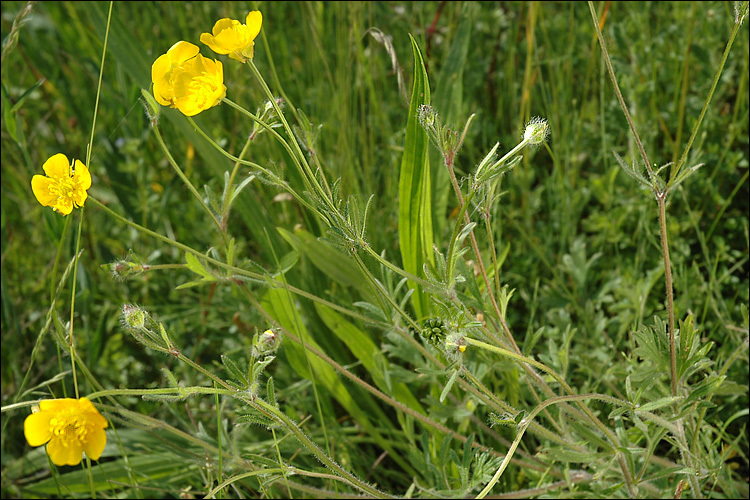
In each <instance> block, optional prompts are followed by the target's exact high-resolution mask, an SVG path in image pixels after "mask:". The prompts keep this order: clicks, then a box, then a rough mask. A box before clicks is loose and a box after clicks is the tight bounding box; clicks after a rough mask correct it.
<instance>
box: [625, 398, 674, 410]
mask: <svg viewBox="0 0 750 500" xmlns="http://www.w3.org/2000/svg"><path fill="white" fill-rule="evenodd" d="M681 399H682V396H670V397H667V398H660V399H657V400H656V401H651V402H650V403H646V404H645V405H642V406H639V407H638V408H635V410H636V411H654V410H656V409H658V408H661V407H663V406H667V405H671V404H672V403H674V402H675V401H679V400H681Z"/></svg>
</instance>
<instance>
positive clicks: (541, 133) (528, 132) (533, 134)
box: [523, 116, 549, 145]
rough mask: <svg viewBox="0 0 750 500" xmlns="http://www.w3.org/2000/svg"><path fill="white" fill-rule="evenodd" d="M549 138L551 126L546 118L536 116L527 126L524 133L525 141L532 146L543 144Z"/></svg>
mask: <svg viewBox="0 0 750 500" xmlns="http://www.w3.org/2000/svg"><path fill="white" fill-rule="evenodd" d="M547 137H549V124H548V123H547V120H545V119H544V118H539V117H538V116H535V117H534V118H532V119H531V120H529V122H528V123H527V124H526V129H525V130H524V131H523V140H524V141H528V142H529V144H531V145H536V144H541V143H543V142H544V141H546V140H547Z"/></svg>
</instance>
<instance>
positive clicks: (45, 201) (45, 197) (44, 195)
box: [31, 175, 57, 207]
mask: <svg viewBox="0 0 750 500" xmlns="http://www.w3.org/2000/svg"><path fill="white" fill-rule="evenodd" d="M51 183H52V179H50V178H49V177H45V176H44V175H35V176H34V177H32V178H31V190H32V191H33V192H34V196H35V197H36V200H37V201H38V202H39V203H41V204H42V205H43V206H45V207H51V206H52V204H53V203H54V202H55V201H57V195H55V194H52V193H50V191H49V188H50V184H51Z"/></svg>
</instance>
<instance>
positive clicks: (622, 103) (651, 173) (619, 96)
mask: <svg viewBox="0 0 750 500" xmlns="http://www.w3.org/2000/svg"><path fill="white" fill-rule="evenodd" d="M588 4H589V11H590V12H591V19H592V20H593V22H594V28H595V29H596V36H597V37H598V38H599V45H601V48H602V55H603V56H604V62H605V64H606V66H607V72H609V79H610V80H611V81H612V86H614V88H615V94H616V95H617V100H618V101H620V107H621V108H622V112H623V113H625V119H626V120H627V121H628V125H629V126H630V130H631V132H633V137H634V138H635V143H636V144H637V145H638V150H639V151H640V152H641V157H642V158H643V162H644V163H645V164H646V170H648V173H649V179H650V180H651V181H652V182H653V181H654V171H653V169H652V168H651V162H649V160H648V155H646V150H645V149H643V144H642V143H641V137H640V136H639V135H638V132H637V131H636V130H635V124H634V123H633V119H632V118H631V117H630V111H628V106H627V105H626V104H625V99H624V98H623V97H622V92H620V86H619V85H618V84H617V78H616V77H615V70H614V69H613V68H612V61H611V60H610V58H609V51H608V50H607V43H606V42H605V41H604V35H602V30H601V29H600V28H599V21H597V19H596V10H594V3H593V2H589V3H588Z"/></svg>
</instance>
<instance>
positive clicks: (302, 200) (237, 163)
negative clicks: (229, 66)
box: [188, 99, 323, 227]
mask: <svg viewBox="0 0 750 500" xmlns="http://www.w3.org/2000/svg"><path fill="white" fill-rule="evenodd" d="M224 100H225V101H227V102H231V101H229V100H228V99H224ZM232 104H234V103H232ZM235 106H237V105H235ZM248 113H249V112H248ZM249 114H252V113H249ZM253 117H254V115H253ZM256 119H257V118H256ZM188 120H189V121H190V123H191V124H192V125H193V127H195V129H196V130H197V131H198V133H199V134H200V135H201V136H203V138H204V139H206V140H207V141H208V142H209V144H211V145H212V146H213V147H214V148H215V149H216V150H217V151H219V153H221V154H222V155H224V156H226V157H227V158H229V159H230V160H232V161H234V162H235V165H234V169H233V170H232V174H231V175H230V177H229V184H228V187H227V192H226V195H225V196H224V204H223V205H222V206H223V207H224V208H223V210H224V213H223V214H222V220H221V222H222V224H221V225H222V227H225V225H226V218H227V217H228V214H229V207H228V206H227V205H228V203H229V197H230V196H231V186H232V184H233V183H234V178H235V177H236V174H237V171H238V170H239V166H240V165H247V166H248V167H252V168H254V169H257V170H258V171H260V172H262V173H263V174H264V175H266V176H267V177H268V178H269V179H271V180H272V181H273V182H274V183H275V184H276V185H278V186H280V187H283V188H284V189H286V191H287V192H288V193H289V194H291V195H292V196H294V199H296V200H297V201H298V202H299V203H300V204H302V205H304V206H305V207H306V208H308V209H309V210H311V211H312V212H315V213H316V214H317V215H318V216H320V217H321V218H323V216H322V215H321V214H320V212H318V209H317V208H315V207H314V206H313V205H311V204H310V202H309V201H307V200H306V199H305V198H303V197H302V196H300V195H299V193H297V191H295V190H294V189H292V188H291V187H290V186H289V185H288V184H287V183H286V182H284V181H283V180H282V179H279V178H278V176H277V175H276V174H274V173H273V172H271V171H270V170H268V169H267V168H265V167H263V166H262V165H258V164H257V163H254V162H252V161H248V160H243V159H242V158H241V157H242V156H244V154H245V152H246V151H247V148H248V146H249V145H250V144H251V143H252V140H251V139H248V141H247V143H245V147H244V148H243V149H242V151H241V152H240V157H239V158H238V157H236V156H234V155H232V154H231V153H229V152H227V151H225V150H224V149H223V148H222V147H221V146H219V145H218V144H217V143H216V141H214V140H213V139H211V137H209V135H208V134H206V133H205V132H204V131H203V129H201V128H200V127H199V126H198V124H197V123H195V121H194V120H193V119H192V118H191V117H188ZM258 123H262V122H260V121H258ZM266 126H267V125H266ZM269 130H273V129H270V128H269ZM273 132H274V133H275V132H276V131H275V130H274V131H273ZM276 135H278V134H276ZM278 138H279V139H280V140H282V141H283V137H281V136H278Z"/></svg>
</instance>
